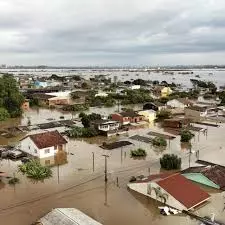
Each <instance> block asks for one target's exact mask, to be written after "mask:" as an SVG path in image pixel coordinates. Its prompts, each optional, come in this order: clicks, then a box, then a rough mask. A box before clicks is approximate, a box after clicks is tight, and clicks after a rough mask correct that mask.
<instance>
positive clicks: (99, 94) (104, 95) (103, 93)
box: [95, 92, 108, 97]
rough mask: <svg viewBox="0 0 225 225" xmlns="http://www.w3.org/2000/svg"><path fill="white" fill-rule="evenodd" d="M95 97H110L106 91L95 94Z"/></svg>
mask: <svg viewBox="0 0 225 225" xmlns="http://www.w3.org/2000/svg"><path fill="white" fill-rule="evenodd" d="M95 97H108V94H107V93H105V92H99V93H98V94H95Z"/></svg>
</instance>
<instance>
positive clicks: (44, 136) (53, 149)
mask: <svg viewBox="0 0 225 225" xmlns="http://www.w3.org/2000/svg"><path fill="white" fill-rule="evenodd" d="M66 145H67V140H66V139H65V138H64V137H63V136H62V135H61V134H60V133H59V132H58V131H50V132H44V133H38V134H33V135H28V136H26V137H25V138H23V139H22V140H21V141H20V145H19V148H20V150H21V151H23V152H26V153H28V154H29V155H32V156H34V157H37V158H47V157H50V156H54V155H55V154H56V153H58V152H61V151H66V148H67V146H66Z"/></svg>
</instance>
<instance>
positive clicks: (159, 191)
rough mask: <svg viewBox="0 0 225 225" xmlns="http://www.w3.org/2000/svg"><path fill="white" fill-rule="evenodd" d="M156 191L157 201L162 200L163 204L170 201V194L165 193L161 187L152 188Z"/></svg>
mask: <svg viewBox="0 0 225 225" xmlns="http://www.w3.org/2000/svg"><path fill="white" fill-rule="evenodd" d="M152 189H153V190H154V191H155V195H156V200H157V199H158V198H160V200H161V202H163V204H166V201H167V199H168V197H169V196H168V194H167V193H163V191H162V189H161V188H160V187H153V188H152Z"/></svg>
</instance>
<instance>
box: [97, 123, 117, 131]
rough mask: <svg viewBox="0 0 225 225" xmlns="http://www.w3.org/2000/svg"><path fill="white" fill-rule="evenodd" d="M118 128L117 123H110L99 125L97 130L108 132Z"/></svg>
mask: <svg viewBox="0 0 225 225" xmlns="http://www.w3.org/2000/svg"><path fill="white" fill-rule="evenodd" d="M119 126H120V124H119V123H111V124H100V125H98V130H102V131H109V130H116V129H118V128H119Z"/></svg>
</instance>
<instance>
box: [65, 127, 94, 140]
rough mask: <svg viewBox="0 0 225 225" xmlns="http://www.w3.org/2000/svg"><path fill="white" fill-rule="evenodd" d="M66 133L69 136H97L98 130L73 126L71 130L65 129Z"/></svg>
mask: <svg viewBox="0 0 225 225" xmlns="http://www.w3.org/2000/svg"><path fill="white" fill-rule="evenodd" d="M66 134H67V136H68V137H71V138H81V137H84V138H86V137H95V136H98V131H97V130H96V129H95V128H93V127H87V128H85V127H73V128H72V129H71V130H68V131H66Z"/></svg>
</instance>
